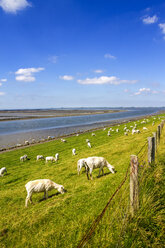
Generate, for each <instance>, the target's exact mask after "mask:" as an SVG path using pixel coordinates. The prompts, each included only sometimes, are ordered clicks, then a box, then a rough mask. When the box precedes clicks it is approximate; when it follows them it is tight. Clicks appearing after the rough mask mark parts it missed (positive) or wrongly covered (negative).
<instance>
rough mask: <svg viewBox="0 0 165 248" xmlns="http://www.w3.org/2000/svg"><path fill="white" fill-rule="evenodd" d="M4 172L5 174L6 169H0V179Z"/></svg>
mask: <svg viewBox="0 0 165 248" xmlns="http://www.w3.org/2000/svg"><path fill="white" fill-rule="evenodd" d="M5 172H6V173H7V170H6V167H2V168H1V169H0V177H3V176H4V173H5Z"/></svg>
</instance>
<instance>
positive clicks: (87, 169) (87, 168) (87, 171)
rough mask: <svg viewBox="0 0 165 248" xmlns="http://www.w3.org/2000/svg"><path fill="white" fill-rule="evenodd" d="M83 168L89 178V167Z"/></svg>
mask: <svg viewBox="0 0 165 248" xmlns="http://www.w3.org/2000/svg"><path fill="white" fill-rule="evenodd" d="M85 170H86V173H87V178H88V180H89V175H88V173H89V167H88V166H85Z"/></svg>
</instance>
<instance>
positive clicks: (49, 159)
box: [46, 156, 56, 163]
mask: <svg viewBox="0 0 165 248" xmlns="http://www.w3.org/2000/svg"><path fill="white" fill-rule="evenodd" d="M49 161H51V162H53V161H56V158H55V157H53V156H50V157H46V163H48V162H49Z"/></svg>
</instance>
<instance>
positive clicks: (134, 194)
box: [130, 155, 139, 217]
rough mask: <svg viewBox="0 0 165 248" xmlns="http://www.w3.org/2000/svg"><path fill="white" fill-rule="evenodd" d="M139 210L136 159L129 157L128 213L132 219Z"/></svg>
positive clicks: (133, 156)
mask: <svg viewBox="0 0 165 248" xmlns="http://www.w3.org/2000/svg"><path fill="white" fill-rule="evenodd" d="M138 208H139V185H138V157H137V156H136V155H131V162H130V213H131V216H132V217H133V216H134V214H135V212H136V211H137V210H138Z"/></svg>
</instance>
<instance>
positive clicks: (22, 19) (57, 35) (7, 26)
mask: <svg viewBox="0 0 165 248" xmlns="http://www.w3.org/2000/svg"><path fill="white" fill-rule="evenodd" d="M0 34H1V36H0V109H26V108H60V107H132V106H134V107H148V106H151V107H159V106H160V107H161V106H165V1H162V0H47V1H45V0H0Z"/></svg>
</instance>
